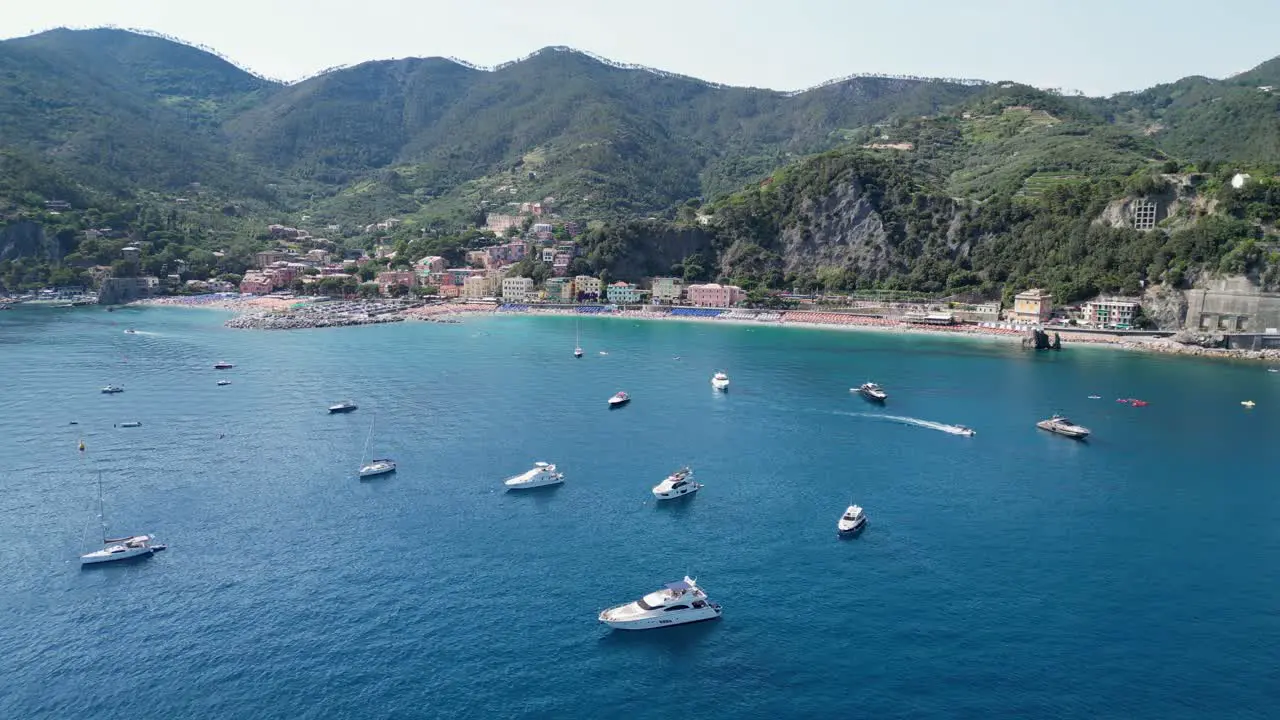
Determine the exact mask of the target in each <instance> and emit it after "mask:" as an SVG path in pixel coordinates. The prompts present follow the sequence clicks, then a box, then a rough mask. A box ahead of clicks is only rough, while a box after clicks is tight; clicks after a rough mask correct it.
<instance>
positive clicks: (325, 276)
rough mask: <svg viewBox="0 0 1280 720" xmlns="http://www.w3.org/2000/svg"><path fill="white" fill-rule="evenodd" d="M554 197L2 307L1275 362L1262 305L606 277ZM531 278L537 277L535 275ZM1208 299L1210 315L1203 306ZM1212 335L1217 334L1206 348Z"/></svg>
mask: <svg viewBox="0 0 1280 720" xmlns="http://www.w3.org/2000/svg"><path fill="white" fill-rule="evenodd" d="M552 200H553V199H552V198H547V199H546V201H545V202H532V203H520V204H518V205H517V207H516V208H514V210H516V212H513V214H489V215H488V216H487V218H486V223H485V227H484V229H483V232H482V233H478V244H479V245H480V246H479V247H474V248H471V249H467V250H466V251H465V253H462V254H461V258H459V259H461V260H462V263H460V264H458V265H452V264H451V263H450V262H449V260H448V258H446V257H445V256H444V255H425V256H422V257H400V256H399V253H398V251H397V246H396V245H394V244H392V243H391V242H390V241H389V240H390V236H389V233H390V232H392V231H394V230H395V229H396V228H397V227H398V226H399V225H400V221H399V220H397V219H395V218H388V219H386V220H384V221H381V222H378V223H372V224H370V225H368V226H366V227H364V228H363V235H367V236H372V237H374V238H375V239H374V241H373V242H372V248H371V249H369V250H361V249H340V248H339V247H337V245H336V244H335V243H334V242H332V241H329V240H327V239H325V238H317V237H314V236H312V234H311V233H310V232H309V231H307V230H304V229H300V228H297V227H292V226H286V225H281V224H271V225H268V226H267V227H266V228H265V232H264V236H265V237H268V238H270V241H271V245H272V247H271V248H270V249H267V250H262V251H259V252H257V253H255V254H254V255H253V258H252V262H253V266H252V267H251V268H249V269H248V270H247V271H246V272H244V273H243V275H241V276H240V277H239V278H238V282H235V281H234V280H237V278H235V277H234V276H232V277H227V276H223V277H219V278H205V279H201V278H190V277H188V278H186V279H184V274H183V272H184V270H185V268H184V267H183V266H182V265H181V264H178V265H177V266H176V267H174V268H172V269H173V270H177V272H174V273H169V274H166V275H165V276H163V277H159V276H149V275H142V274H137V273H130V272H124V273H120V274H119V275H117V274H115V272H114V271H116V270H118V269H119V268H120V267H125V268H129V267H136V266H138V264H139V262H140V260H142V259H143V256H144V254H145V250H144V248H142V247H139V246H138V245H133V244H129V245H124V246H123V247H121V248H120V249H119V258H118V261H117V263H115V264H113V265H112V266H102V267H95V268H93V269H92V271H91V275H92V277H94V279H95V280H96V282H97V284H98V288H97V292H96V293H94V292H92V291H91V290H90V289H88V288H47V289H44V290H41V291H38V292H34V293H28V294H26V295H23V296H17V297H10V298H0V307H10V306H12V305H14V304H18V303H30V304H45V305H53V306H77V305H85V304H93V303H98V304H103V305H108V306H110V305H117V304H124V303H144V304H160V305H186V306H207V307H221V308H226V309H234V310H238V311H239V314H238V315H237V316H236V317H234V318H232V319H230V320H228V321H227V325H228V326H229V327H235V328H245V329H302V328H317V327H341V326H350V325H367V324H378V323H386V322H397V321H401V320H406V319H423V320H432V321H438V322H441V321H442V322H452V321H455V320H454V319H455V318H456V317H457V316H459V315H464V314H475V313H496V314H522V313H541V314H555V313H560V314H564V313H587V314H593V315H604V316H608V315H620V316H626V317H641V318H648V319H657V318H676V319H686V320H698V319H701V320H722V321H736V322H753V323H771V324H779V325H796V326H810V327H818V326H820V327H827V328H832V329H857V328H878V329H881V330H900V331H913V330H914V331H924V332H945V333H962V334H974V335H987V336H994V337H1009V338H1015V339H1026V338H1028V337H1031V336H1032V335H1033V333H1039V334H1041V335H1042V336H1047V334H1048V333H1057V334H1058V336H1059V338H1061V337H1063V336H1065V337H1067V339H1068V342H1092V343H1107V344H1116V345H1121V346H1125V347H1131V348H1138V349H1149V350H1156V351H1164V352H1179V353H1191V354H1203V355H1233V356H1243V357H1258V358H1267V359H1271V358H1274V357H1275V356H1276V355H1280V334H1278V333H1277V332H1276V330H1274V329H1272V328H1271V327H1267V328H1265V329H1263V330H1262V331H1261V332H1259V329H1258V328H1257V327H1256V325H1257V324H1258V320H1259V319H1261V321H1262V322H1263V323H1264V324H1268V325H1269V324H1270V323H1269V322H1268V319H1267V318H1265V317H1261V316H1264V315H1266V314H1267V313H1266V311H1265V309H1264V310H1263V311H1261V312H1260V311H1259V310H1258V309H1257V308H1254V309H1253V310H1252V312H1250V311H1239V312H1236V313H1234V314H1233V313H1219V314H1217V315H1215V314H1213V313H1203V312H1202V313H1201V315H1200V317H1199V318H1198V320H1199V322H1198V323H1197V324H1196V326H1194V327H1193V326H1192V319H1191V318H1188V319H1187V322H1186V325H1187V327H1184V328H1164V329H1157V327H1156V324H1155V323H1153V322H1152V320H1151V319H1150V318H1148V317H1147V316H1146V315H1145V314H1144V308H1143V305H1142V302H1141V298H1136V297H1098V298H1094V299H1092V300H1089V301H1087V302H1084V303H1080V304H1074V305H1063V304H1057V303H1055V299H1054V297H1053V295H1052V294H1051V293H1050V292H1048V291H1047V290H1044V289H1042V288H1026V289H1023V290H1021V291H1020V292H1017V293H1015V294H1013V296H1012V302H1011V303H1009V304H1007V305H1006V304H1004V303H1001V302H999V301H973V299H972V298H960V297H944V298H939V297H928V296H922V295H921V294H918V293H899V292H890V291H864V292H860V293H849V294H843V295H837V294H830V293H828V294H804V293H799V292H789V291H785V290H778V291H768V292H760V291H756V292H749V291H748V290H746V289H744V288H743V287H740V286H738V285H734V284H730V283H728V282H690V281H687V280H686V279H685V278H683V277H678V276H654V277H648V278H642V279H639V281H625V280H614V281H609V280H607V279H605V278H604V277H601V276H596V275H589V274H584V273H581V272H577V273H574V272H573V269H574V268H575V267H577V268H581V267H583V263H582V262H580V261H581V259H582V254H583V249H582V247H581V245H580V244H579V242H578V241H577V240H576V238H577V237H578V236H579V235H580V234H581V232H582V231H583V228H582V227H581V226H580V225H579V224H577V223H575V222H572V221H564V220H562V219H560V218H558V217H555V216H554V215H552V214H551V213H550V207H551V201H552ZM329 229H333V230H336V229H337V228H336V226H331V227H330V228H329ZM485 238H487V241H486V240H485ZM401 247H403V244H402V245H401ZM370 268H373V270H372V271H371V270H370ZM530 268H533V269H534V270H535V271H536V272H532V273H531V272H529V269H530ZM522 269H523V270H524V271H523V272H521V270H522ZM531 275H539V276H540V279H539V278H535V277H532V276H531ZM1201 299H1202V302H1201V304H1202V305H1205V304H1206V298H1205V297H1202V298H1201ZM1202 309H1203V308H1202ZM1196 331H1200V332H1199V333H1197V332H1196ZM1212 333H1217V335H1216V336H1214V337H1212V338H1210V339H1209V340H1206V338H1208V337H1209V335H1210V334H1212ZM1058 346H1060V341H1059V345H1058Z"/></svg>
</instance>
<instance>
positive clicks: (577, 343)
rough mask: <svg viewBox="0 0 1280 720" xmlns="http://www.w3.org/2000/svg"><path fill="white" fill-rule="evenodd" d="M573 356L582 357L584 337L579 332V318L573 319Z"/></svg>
mask: <svg viewBox="0 0 1280 720" xmlns="http://www.w3.org/2000/svg"><path fill="white" fill-rule="evenodd" d="M573 356H574V357H576V358H580V357H582V336H581V334H580V333H579V332H578V318H574V319H573Z"/></svg>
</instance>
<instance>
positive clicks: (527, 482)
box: [502, 462, 564, 490]
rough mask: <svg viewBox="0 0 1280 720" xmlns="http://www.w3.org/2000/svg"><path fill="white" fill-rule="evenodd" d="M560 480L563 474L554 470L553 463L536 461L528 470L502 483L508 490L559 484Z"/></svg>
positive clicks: (561, 480)
mask: <svg viewBox="0 0 1280 720" xmlns="http://www.w3.org/2000/svg"><path fill="white" fill-rule="evenodd" d="M562 482H564V474H563V473H559V472H556V466H555V465H552V464H551V463H545V462H536V463H534V464H533V467H532V468H530V469H529V470H526V471H524V472H522V473H520V474H519V475H516V476H513V477H509V478H507V479H506V480H504V481H503V483H502V484H503V485H506V486H507V489H508V490H527V489H530V488H537V487H546V486H548V485H559V484H560V483H562Z"/></svg>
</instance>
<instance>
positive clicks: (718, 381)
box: [711, 372, 729, 391]
mask: <svg viewBox="0 0 1280 720" xmlns="http://www.w3.org/2000/svg"><path fill="white" fill-rule="evenodd" d="M711 387H713V388H715V389H717V390H720V391H727V390H728V389H729V376H728V375H725V374H724V373H722V372H718V373H716V374H715V375H712V376H711Z"/></svg>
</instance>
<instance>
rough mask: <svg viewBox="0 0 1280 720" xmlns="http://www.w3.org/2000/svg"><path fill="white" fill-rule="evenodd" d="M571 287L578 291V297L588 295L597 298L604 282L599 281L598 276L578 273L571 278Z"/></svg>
mask: <svg viewBox="0 0 1280 720" xmlns="http://www.w3.org/2000/svg"><path fill="white" fill-rule="evenodd" d="M573 288H574V290H575V291H576V292H577V293H578V297H580V298H581V297H588V298H593V299H597V300H598V299H599V298H600V293H601V291H602V290H603V289H604V283H602V282H600V278H598V277H591V276H590V275H578V276H577V277H575V278H574V279H573Z"/></svg>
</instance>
